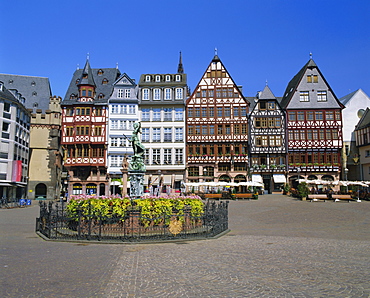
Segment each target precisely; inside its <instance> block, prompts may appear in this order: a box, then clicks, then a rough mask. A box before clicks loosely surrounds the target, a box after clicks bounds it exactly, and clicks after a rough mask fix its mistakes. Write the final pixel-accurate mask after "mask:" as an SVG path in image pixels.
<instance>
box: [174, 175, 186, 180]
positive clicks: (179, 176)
mask: <svg viewBox="0 0 370 298" xmlns="http://www.w3.org/2000/svg"><path fill="white" fill-rule="evenodd" d="M182 180H184V175H175V181H182Z"/></svg>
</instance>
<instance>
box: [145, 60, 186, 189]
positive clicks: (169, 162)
mask: <svg viewBox="0 0 370 298" xmlns="http://www.w3.org/2000/svg"><path fill="white" fill-rule="evenodd" d="M187 95H188V86H187V76H186V74H185V73H184V69H183V65H182V57H181V53H180V59H179V63H178V68H177V73H167V74H158V73H157V74H143V75H141V77H140V82H139V109H140V119H141V131H142V143H143V145H144V146H145V148H146V149H145V164H146V174H145V177H144V188H145V191H148V192H151V193H154V194H157V193H158V192H168V191H171V190H172V191H173V190H177V191H179V190H180V187H181V182H182V181H184V178H185V177H184V176H185V161H186V160H185V158H184V154H185V101H186V98H187Z"/></svg>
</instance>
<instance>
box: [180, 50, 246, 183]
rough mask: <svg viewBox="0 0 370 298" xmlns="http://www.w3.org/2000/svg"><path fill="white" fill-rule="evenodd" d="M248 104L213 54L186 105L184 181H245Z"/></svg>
mask: <svg viewBox="0 0 370 298" xmlns="http://www.w3.org/2000/svg"><path fill="white" fill-rule="evenodd" d="M248 112H249V102H248V101H247V100H246V99H245V98H244V96H243V94H242V92H241V90H240V88H239V87H238V86H237V85H236V84H235V82H234V80H233V79H232V77H231V76H230V74H229V72H228V71H227V70H226V68H225V66H224V65H223V63H222V62H221V60H220V58H219V57H218V56H217V55H215V56H214V58H213V59H212V61H211V63H210V64H209V65H208V67H207V69H206V71H205V73H204V75H203V76H202V78H201V79H200V82H199V83H198V85H197V86H196V88H195V89H194V91H193V93H192V95H191V96H190V97H189V98H188V100H187V102H186V126H187V137H186V142H187V146H186V157H187V182H208V181H226V182H244V181H247V167H248V118H247V114H248Z"/></svg>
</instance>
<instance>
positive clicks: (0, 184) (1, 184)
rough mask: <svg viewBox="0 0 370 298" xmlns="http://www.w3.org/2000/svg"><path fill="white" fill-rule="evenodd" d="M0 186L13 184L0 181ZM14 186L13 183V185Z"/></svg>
mask: <svg viewBox="0 0 370 298" xmlns="http://www.w3.org/2000/svg"><path fill="white" fill-rule="evenodd" d="M0 186H13V185H12V184H10V183H0ZM14 186H15V185H14Z"/></svg>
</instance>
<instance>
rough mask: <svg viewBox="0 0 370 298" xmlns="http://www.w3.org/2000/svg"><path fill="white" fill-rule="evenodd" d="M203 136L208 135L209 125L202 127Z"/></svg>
mask: <svg viewBox="0 0 370 298" xmlns="http://www.w3.org/2000/svg"><path fill="white" fill-rule="evenodd" d="M202 135H203V136H206V135H208V126H207V125H202Z"/></svg>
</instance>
